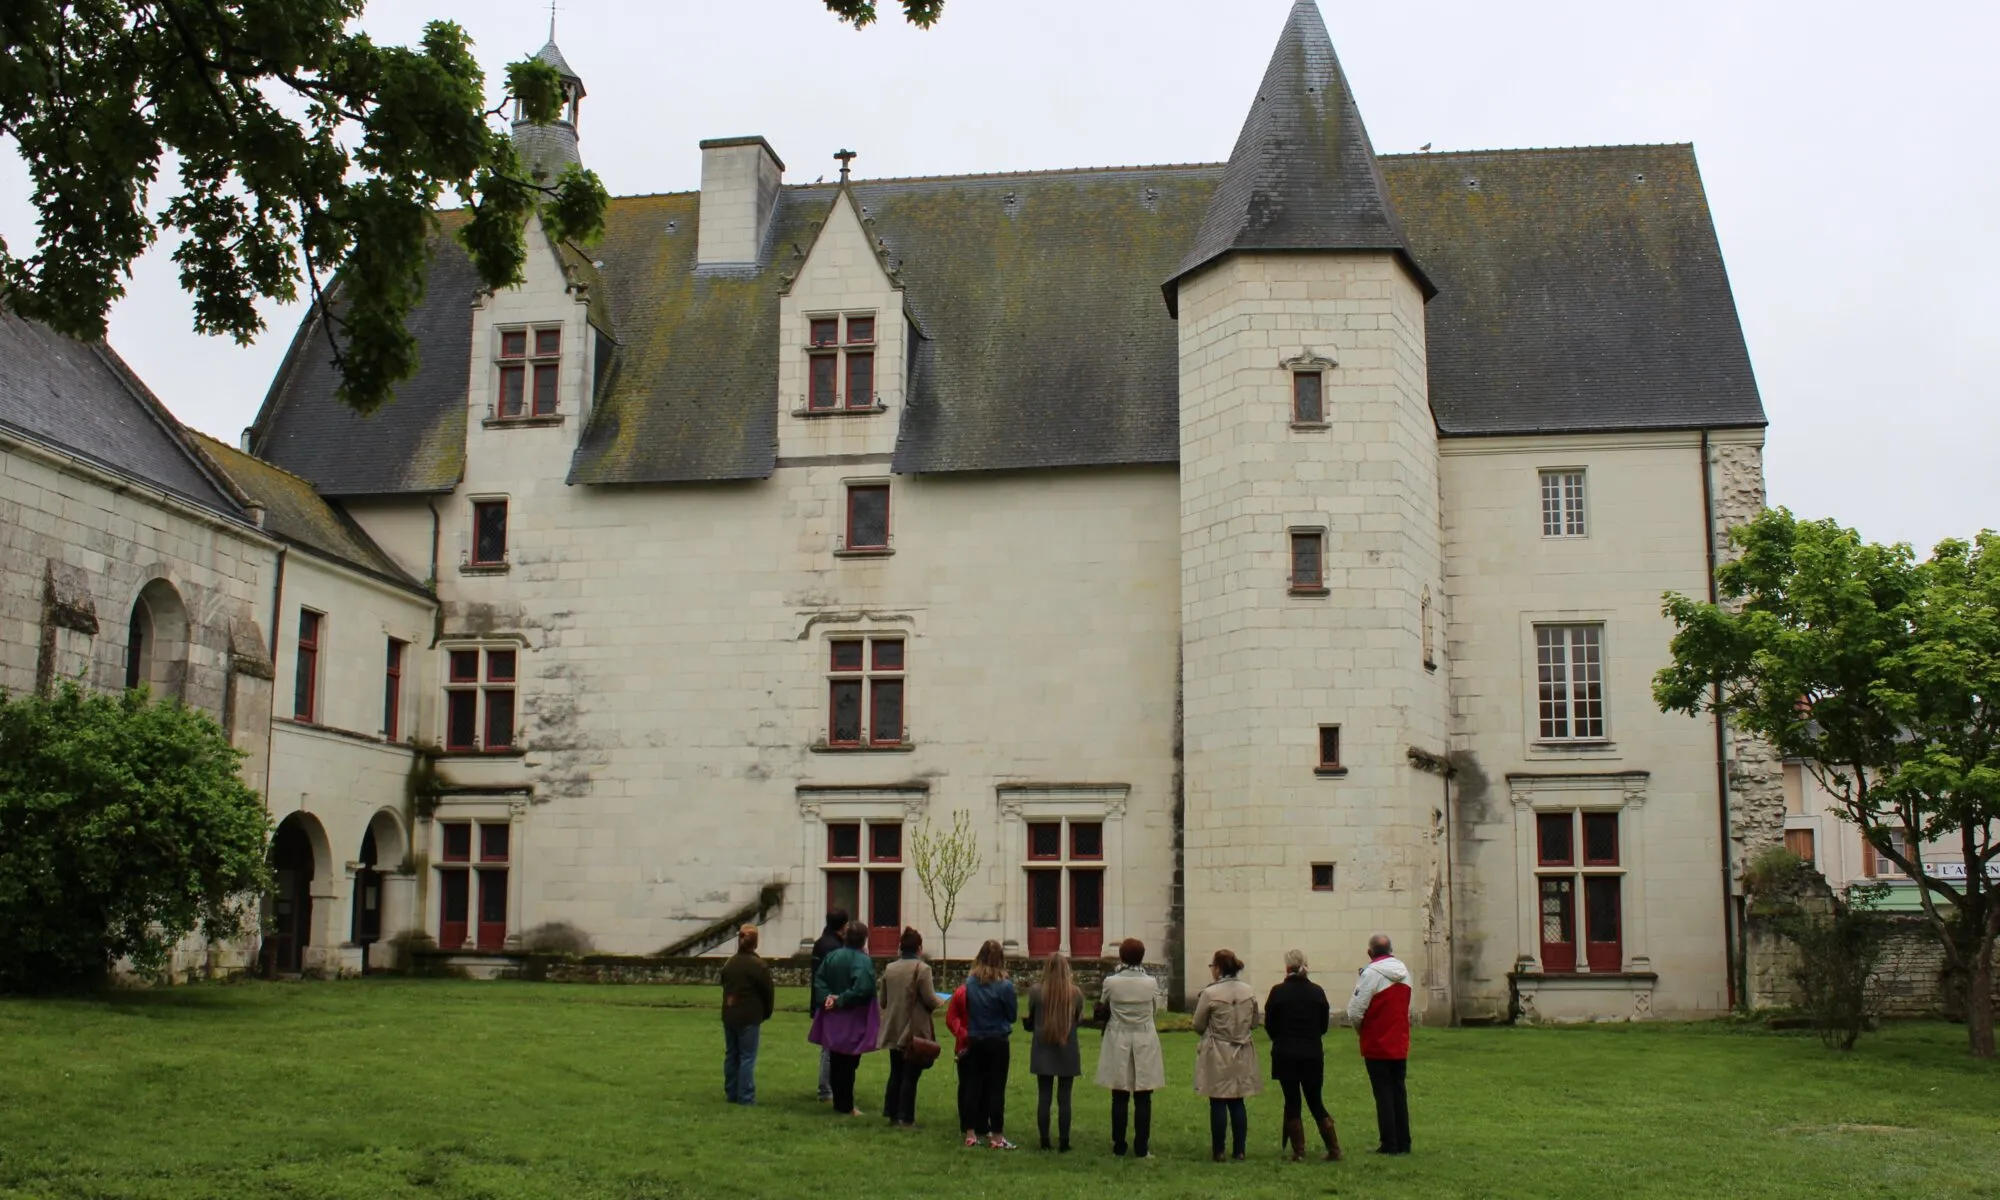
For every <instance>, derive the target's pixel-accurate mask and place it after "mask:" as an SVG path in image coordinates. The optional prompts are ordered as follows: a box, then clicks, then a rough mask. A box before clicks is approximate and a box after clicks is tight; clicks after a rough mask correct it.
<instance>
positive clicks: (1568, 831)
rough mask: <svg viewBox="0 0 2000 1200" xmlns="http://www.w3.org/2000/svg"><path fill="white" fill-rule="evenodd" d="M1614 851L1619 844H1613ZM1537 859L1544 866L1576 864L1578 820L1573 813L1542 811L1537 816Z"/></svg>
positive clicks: (1614, 851)
mask: <svg viewBox="0 0 2000 1200" xmlns="http://www.w3.org/2000/svg"><path fill="white" fill-rule="evenodd" d="M1612 851H1613V853H1616V852H1617V844H1616V842H1615V841H1614V842H1613V845H1612ZM1535 861H1536V862H1537V863H1539V864H1540V865H1542V866H1544V867H1570V866H1575V865H1576V821H1575V817H1574V815H1573V814H1571V813H1566V812H1560V813H1540V814H1538V815H1537V816H1536V817H1535Z"/></svg>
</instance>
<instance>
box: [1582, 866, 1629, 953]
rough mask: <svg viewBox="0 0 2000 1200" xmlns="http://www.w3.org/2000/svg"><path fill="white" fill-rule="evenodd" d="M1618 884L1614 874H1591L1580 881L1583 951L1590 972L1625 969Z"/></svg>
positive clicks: (1622, 919)
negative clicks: (1581, 885) (1581, 887)
mask: <svg viewBox="0 0 2000 1200" xmlns="http://www.w3.org/2000/svg"><path fill="white" fill-rule="evenodd" d="M1622 884H1623V881H1622V880H1621V879H1620V878H1619V877H1618V876H1616V875H1591V876H1587V877H1585V879H1584V881H1583V925H1584V952H1585V958H1586V961H1587V962H1589V964H1590V970H1591V972H1592V973H1593V974H1597V973H1604V974H1613V973H1616V972H1618V971H1622V970H1624V969H1625V939H1624V935H1623V933H1622V928H1623V925H1624V914H1623V912H1622V908H1623V905H1622V903H1621V897H1620V895H1619V891H1620V888H1621V886H1622Z"/></svg>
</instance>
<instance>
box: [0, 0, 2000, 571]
mask: <svg viewBox="0 0 2000 1200" xmlns="http://www.w3.org/2000/svg"><path fill="white" fill-rule="evenodd" d="M560 3H561V4H562V8H561V10H560V12H559V14H558V22H559V24H558V39H557V40H558V41H559V42H560V44H561V45H562V48H563V52H564V54H565V55H566V56H567V57H568V59H569V62H570V64H571V65H572V66H573V67H574V68H575V69H576V70H577V71H578V72H579V73H581V74H582V76H583V78H584V81H585V86H586V87H587V89H588V91H589V96H588V99H586V100H585V102H584V106H583V112H582V121H581V133H582V148H583V157H584V161H585V162H586V164H588V165H589V166H591V167H593V168H594V169H596V170H597V171H598V172H599V174H600V175H601V176H602V177H603V179H604V182H605V184H606V185H607V186H608V187H609V188H610V190H611V192H612V193H613V194H614V195H619V194H631V193H642V192H662V191H680V190H688V189H693V188H696V187H698V186H699V183H700V155H699V152H698V151H697V149H696V146H695V143H696V142H697V141H699V140H700V139H702V138H706V137H723V136H731V135H737V134H762V135H764V136H765V137H766V138H768V139H769V140H770V142H771V144H772V145H773V146H774V147H775V148H776V149H777V151H778V153H779V155H780V156H781V157H783V158H784V160H785V161H786V163H787V164H788V165H789V167H790V170H789V172H788V174H787V179H788V181H791V182H810V181H811V180H813V179H814V178H816V177H818V176H820V175H822V174H830V173H832V172H833V171H834V170H835V163H834V161H833V159H832V157H831V156H832V154H833V152H834V151H835V150H837V149H840V148H841V147H843V146H846V147H851V148H853V149H854V150H857V151H859V152H860V155H861V157H860V158H859V160H858V161H857V162H856V163H855V173H856V175H857V176H890V175H933V174H955V173H963V172H983V171H1018V170H1032V169H1041V168H1051V167H1082V166H1104V165H1119V164H1141V163H1167V162H1207V161H1218V160H1221V159H1223V158H1226V157H1227V156H1228V153H1229V148H1230V146H1231V144H1232V143H1233V142H1234V141H1235V137H1236V131H1237V128H1238V126H1239V124H1240V123H1241V121H1242V119H1243V116H1244V113H1245V112H1246V111H1247V110H1248V107H1249V104H1250V100H1251V98H1252V96H1253V95H1254V92H1255V89H1256V86H1257V83H1258V80H1259V79H1260V78H1261V76H1262V74H1263V70H1264V66H1265V63H1266V62H1267V60H1268V59H1269V56H1270V52H1271V47H1272V45H1273V44H1274V42H1275V41H1276V38H1277V35H1278V31H1279V29H1280V27H1281V25H1282V23H1283V20H1284V16H1285V13H1286V12H1287V11H1288V9H1289V8H1290V3H1291V0H1226V2H1225V0H949V3H948V4H947V5H946V9H945V16H944V20H943V22H942V23H941V24H940V25H939V26H938V27H937V28H936V29H934V30H932V31H930V32H928V33H925V32H919V31H915V30H911V29H909V28H907V27H905V26H904V25H903V24H902V22H901V20H900V18H896V19H890V17H891V14H890V13H889V12H888V11H887V10H889V9H893V8H895V5H894V3H893V0H885V4H884V8H885V13H884V20H883V21H882V22H881V23H879V24H878V25H876V26H875V27H873V28H870V29H868V30H865V31H861V32H856V31H854V30H852V29H849V28H847V27H846V26H843V25H840V24H839V23H837V22H836V21H835V20H834V19H833V18H832V16H831V15H830V14H828V13H827V12H826V11H825V10H824V8H823V7H822V6H821V4H820V3H819V0H728V2H727V3H716V2H715V0H560ZM1321 9H1322V12H1323V13H1324V14H1325V17H1326V21H1327V25H1328V27H1329V29H1330V30H1331V31H1332V34H1333V39H1334V44H1335V46H1336V48H1337V49H1338V50H1339V52H1340V56H1341V62H1342V64H1343V66H1344V67H1345V68H1346V70H1347V73H1348V76H1349V79H1350V80H1351V81H1352V83H1353V86H1354V90H1355V93H1356V96H1357V97H1358V99H1359V101H1360V104H1361V110H1362V115H1363V117H1364V118H1365V119H1366V120H1367V122H1368V127H1369V131H1370V133H1371V135H1372V136H1373V138H1374V142H1375V146H1376V149H1378V150H1380V151H1383V152H1385V153H1388V152H1403V151H1411V150H1415V149H1416V148H1417V147H1419V146H1421V145H1422V144H1423V143H1426V142H1429V143H1432V144H1433V146H1434V147H1435V148H1436V149H1438V150H1463V149H1491V148H1511V147H1522V146H1567V145H1593V144H1608V143H1634V142H1682V141H1691V142H1693V143H1694V145H1695V149H1696V152H1697V154H1698V155H1699V159H1700V163H1701V168H1702V174H1703V178H1704V180H1705V182H1706V185H1707V190H1708V196H1709V202H1710V204H1711V206H1712V207H1713V209H1714V213H1715V220H1716V225H1717V228H1718V230H1719V232H1720V235H1721V239H1722V247H1723V252H1724V256H1725V259H1726V261H1727V264H1728V267H1729V273H1730V278H1731V281H1732V283H1733V284H1734V287H1735V292H1736V302H1737V306H1738V308H1739V310H1740V312H1741V315H1742V319H1743V325H1744V329H1745V332H1746V334H1747V336H1748V339H1749V344H1750V354H1751V358H1752V360H1753V362H1754V363H1755V365H1756V370H1757V379H1758V383H1759V385H1760V387H1761V389H1762V392H1763V397H1764V405H1765V408H1766V409H1767V411H1768V413H1769V415H1770V418H1771V430H1770V454H1769V460H1768V470H1769V478H1770V487H1771V496H1772V500H1773V502H1774V503H1779V504H1785V505H1788V506H1790V507H1791V508H1792V509H1793V510H1794V511H1797V512H1799V513H1801V514H1803V515H1811V516H1832V517H1835V518H1838V519H1839V520H1841V521H1842V522H1844V523H1847V524H1850V525H1854V526H1857V527H1859V528H1860V529H1861V531H1862V532H1863V533H1864V534H1865V535H1867V536H1869V537H1871V538H1876V539H1882V540H1891V539H1897V540H1909V541H1913V542H1916V543H1917V544H1918V545H1919V546H1928V545H1929V544H1931V543H1932V542H1934V541H1935V540H1936V539H1938V538H1940V537H1944V536H1949V535H1970V534H1971V533H1973V532H1975V531H1977V530H1978V529H1980V528H1982V527H1984V526H2000V470H1996V469H1995V462H1994V457H1995V455H1994V451H1995V449H1996V447H2000V404H1996V403H1995V401H1996V399H2000V397H1996V388H1995V386H1994V383H1993V380H1994V378H1995V377H1996V375H1995V371H1996V366H2000V364H1996V359H2000V353H1996V351H2000V334H1996V332H1995V327H1996V324H2000V303H1996V300H1997V299H2000V151H1996V149H1995V147H1996V145H2000V143H1996V140H1995V138H1994V134H1993V129H1992V124H1993V122H1994V120H1995V119H1996V117H2000V70H1996V69H1995V68H1994V66H1993V63H1992V59H1991V48H1992V46H1993V45H1994V43H1995V41H1996V39H2000V5H1996V4H1992V3H1990V0H1911V2H1910V3H1906V4H1903V5H1899V6H1892V7H1884V6H1882V5H1880V4H1869V5H1863V4H1860V3H1853V2H1849V0H1833V2H1826V0H1820V2H1813V3H1805V2H1798V3H1793V2H1785V3H1777V2H1773V0H1675V2H1674V3H1672V4H1666V3H1660V2H1658V0H1653V2H1649V3H1643V4H1606V3H1603V0H1591V2H1583V0H1514V2H1513V3H1510V4H1494V3H1492V2H1491V0H1430V2H1426V3H1416V4H1401V5H1384V4H1360V3H1356V2H1352V0H1321ZM431 17H443V18H448V19H451V20H455V21H457V22H459V23H460V24H461V25H463V26H465V27H466V28H467V29H468V30H469V31H470V33H471V35H472V36H473V38H474V39H475V41H476V42H477V44H478V51H479V54H480V58H481V61H482V62H484V63H485V64H486V66H487V70H488V76H489V79H490V80H493V81H496V82H497V81H498V80H499V79H500V78H501V68H502V67H503V65H504V64H505V63H506V62H507V61H508V60H510V59H513V58H518V57H521V56H523V55H526V54H529V53H532V52H533V51H534V50H535V49H536V48H537V47H539V46H540V45H541V44H542V40H543V37H544V35H545V33H546V31H547V24H548V10H547V4H546V0H544V2H542V3H536V2H535V0H375V3H373V4H372V5H370V7H369V10H368V13H367V16H366V17H365V19H364V21H363V25H364V26H365V27H366V28H367V29H368V31H369V32H370V33H371V34H372V35H374V36H375V37H376V39H377V40H378V41H387V42H399V43H408V42H412V41H414V40H415V38H416V37H417V36H418V33H419V31H420V28H421V26H422V23H423V22H424V21H425V20H427V19H429V18H431ZM27 196H28V185H27V180H26V175H25V171H24V169H23V168H22V166H21V164H20V162H19V161H18V159H17V158H15V156H14V155H13V153H12V151H11V148H8V147H0V235H4V236H5V237H6V239H7V241H8V244H9V245H10V246H12V247H14V248H15V249H16V251H17V252H21V251H25V250H26V247H27V246H28V245H29V243H30V242H31V241H32V238H33V234H34V229H33V212H32V210H31V208H30V206H29V205H28V202H27ZM161 198H162V199H163V198H164V196H162V197H161ZM269 319H270V323H271V328H270V329H269V331H268V332H267V333H266V334H265V335H264V336H263V338H262V339H260V341H259V342H258V343H257V344H256V345H255V346H254V347H251V348H248V349H241V348H238V347H236V346H235V345H234V344H233V343H230V342H228V341H226V340H214V339H206V338H201V337H198V336H196V335H195V334H194V333H193V332H192V331H191V326H190V319H189V306H188V304H187V302H186V300H185V299H184V298H183V297H182V295H181V294H180V292H179V291H178V289H177V286H176V280H175V273H174V269H173V265H172V263H171V262H170V261H169V260H168V259H167V254H166V250H165V249H160V250H156V251H155V252H154V253H153V254H152V255H150V256H149V257H148V258H147V259H146V260H144V261H142V262H141V263H140V264H139V265H138V267H137V269H136V271H135V277H134V279H133V281H132V285H131V294H130V295H129V296H128V297H127V298H126V299H125V300H124V301H123V302H122V303H120V304H119V305H118V306H117V307H116V308H115V309H114V310H113V315H112V321H111V339H112V341H113V343H114V344H115V345H116V346H117V347H118V349H119V351H120V352H121V353H123V354H124V355H125V357H126V358H127V359H128V360H129V361H130V362H131V363H132V365H133V366H134V367H135V368H136V369H137V370H138V372H139V373H140V375H141V376H142V377H144V378H145V379H146V380H147V381H148V383H150V384H151V385H152V387H153V389H154V390H155V391H156V392H158V393H159V394H160V396H161V397H162V398H163V399H164V400H166V402H167V403H168V405H169V406H171V407H172V408H173V410H174V411H175V412H176V413H177V414H178V415H180V416H181V417H182V419H184V420H185V421H187V422H188V423H189V424H191V425H193V426H195V427H197V428H199V429H202V430H204V431H207V432H209V433H212V434H215V435H216V436H218V437H221V438H224V439H225V440H229V441H234V440H235V437H236V434H237V432H238V430H240V429H241V428H242V427H243V426H244V425H246V424H248V423H249V422H250V420H251V418H252V417H253V416H254V415H255V414H256V411H257V406H258V404H259V403H260V402H261V400H262V398H263V395H264V391H265V388H266V386H267V385H268V383H269V381H270V377H271V374H272V372H273V370H274V369H275V366H276V364H277V361H278V359H279V358H280V357H281V356H282V354H283V353H284V348H285V344H286V342H287V340H288V339H289V338H290V336H291V333H292V329H293V326H294V325H295V324H296V322H297V320H298V313H297V311H296V310H291V311H273V312H271V313H270V314H269Z"/></svg>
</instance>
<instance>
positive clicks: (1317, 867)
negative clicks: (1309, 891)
mask: <svg viewBox="0 0 2000 1200" xmlns="http://www.w3.org/2000/svg"><path fill="white" fill-rule="evenodd" d="M1312 880H1313V891H1315V892H1330V891H1332V890H1333V864H1332V863H1314V864H1313V873H1312Z"/></svg>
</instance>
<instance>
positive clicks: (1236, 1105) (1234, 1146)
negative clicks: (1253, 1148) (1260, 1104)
mask: <svg viewBox="0 0 2000 1200" xmlns="http://www.w3.org/2000/svg"><path fill="white" fill-rule="evenodd" d="M1224 1133H1228V1134H1231V1135H1232V1136H1231V1138H1230V1149H1231V1150H1233V1151H1235V1153H1236V1157H1238V1158H1242V1157H1243V1153H1244V1148H1245V1147H1244V1143H1246V1142H1248V1141H1249V1140H1250V1108H1249V1106H1248V1105H1246V1104H1244V1103H1243V1097H1241V1096H1238V1097H1236V1098H1235V1099H1233V1100H1210V1101H1209V1102H1208V1148H1209V1149H1210V1150H1212V1151H1214V1152H1215V1154H1216V1155H1217V1156H1218V1157H1219V1156H1220V1155H1221V1154H1222V1135H1223V1134H1224Z"/></svg>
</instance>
